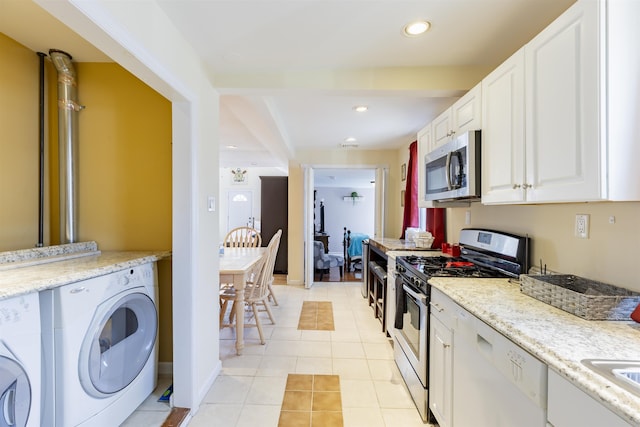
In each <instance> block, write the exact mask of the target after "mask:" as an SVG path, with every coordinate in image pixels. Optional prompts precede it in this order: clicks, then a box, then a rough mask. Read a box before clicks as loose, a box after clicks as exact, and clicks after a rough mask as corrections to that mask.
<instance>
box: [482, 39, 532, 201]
mask: <svg viewBox="0 0 640 427" xmlns="http://www.w3.org/2000/svg"><path fill="white" fill-rule="evenodd" d="M482 95H483V96H482V202H483V203H505V202H511V203H515V202H522V201H524V196H525V192H524V191H523V190H522V183H523V182H524V170H525V169H524V164H525V163H524V142H525V140H524V49H520V50H519V51H517V52H516V53H515V54H514V55H513V56H511V58H509V59H507V60H506V61H505V62H504V63H503V64H502V65H500V66H499V67H498V68H496V69H495V70H494V71H493V72H492V73H491V74H489V75H488V76H487V77H486V78H485V79H484V80H483V81H482Z"/></svg>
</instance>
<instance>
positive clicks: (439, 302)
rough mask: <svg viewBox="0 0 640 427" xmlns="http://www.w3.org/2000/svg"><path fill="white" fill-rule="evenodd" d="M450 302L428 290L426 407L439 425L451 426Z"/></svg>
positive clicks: (437, 293)
mask: <svg viewBox="0 0 640 427" xmlns="http://www.w3.org/2000/svg"><path fill="white" fill-rule="evenodd" d="M454 307H455V305H454V304H453V301H451V300H450V299H449V298H448V297H446V296H444V294H442V293H441V292H440V291H438V290H437V289H432V291H431V316H430V320H429V348H430V350H429V351H430V353H429V409H430V410H431V412H432V413H433V415H434V416H435V417H436V419H437V420H438V425H439V426H440V427H451V426H452V423H451V415H452V403H453V402H452V397H453V388H452V387H453V330H452V329H453V328H454V327H455V314H454Z"/></svg>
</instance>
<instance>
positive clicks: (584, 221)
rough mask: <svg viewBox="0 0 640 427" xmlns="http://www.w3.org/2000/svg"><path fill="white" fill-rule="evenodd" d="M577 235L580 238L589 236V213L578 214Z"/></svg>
mask: <svg viewBox="0 0 640 427" xmlns="http://www.w3.org/2000/svg"><path fill="white" fill-rule="evenodd" d="M575 235H576V237H578V238H580V239H588V238H589V214H576V228H575Z"/></svg>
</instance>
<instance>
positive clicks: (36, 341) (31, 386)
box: [0, 293, 42, 427]
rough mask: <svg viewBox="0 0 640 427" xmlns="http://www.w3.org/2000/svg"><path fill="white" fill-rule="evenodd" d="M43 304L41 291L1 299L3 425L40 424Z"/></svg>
mask: <svg viewBox="0 0 640 427" xmlns="http://www.w3.org/2000/svg"><path fill="white" fill-rule="evenodd" d="M39 307H40V305H39V300H38V294H37V293H31V294H27V295H21V296H17V297H12V298H8V299H5V300H2V301H0V426H12V427H13V426H15V427H25V426H27V427H36V426H40V410H41V407H40V404H41V394H40V392H41V362H42V360H41V345H40V338H41V337H40V309H39Z"/></svg>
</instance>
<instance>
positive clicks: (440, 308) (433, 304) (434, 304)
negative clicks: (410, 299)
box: [429, 302, 444, 313]
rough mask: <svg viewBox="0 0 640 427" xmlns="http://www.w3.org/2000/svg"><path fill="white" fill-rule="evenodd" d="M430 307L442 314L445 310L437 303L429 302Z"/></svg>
mask: <svg viewBox="0 0 640 427" xmlns="http://www.w3.org/2000/svg"><path fill="white" fill-rule="evenodd" d="M429 305H430V306H431V307H432V308H434V309H436V311H437V312H438V313H442V311H443V310H444V307H440V306H439V305H438V304H437V303H433V302H429Z"/></svg>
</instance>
